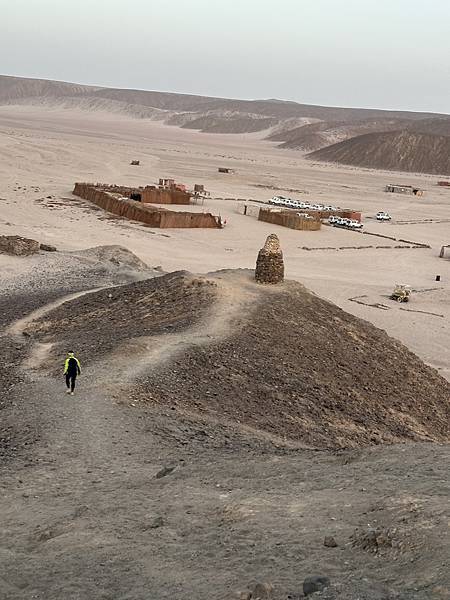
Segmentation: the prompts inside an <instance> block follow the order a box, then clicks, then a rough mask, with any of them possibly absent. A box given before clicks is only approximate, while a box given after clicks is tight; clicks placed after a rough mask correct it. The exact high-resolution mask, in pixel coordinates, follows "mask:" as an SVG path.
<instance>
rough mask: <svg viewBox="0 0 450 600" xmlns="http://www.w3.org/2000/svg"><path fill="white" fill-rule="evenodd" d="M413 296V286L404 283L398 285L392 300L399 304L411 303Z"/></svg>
mask: <svg viewBox="0 0 450 600" xmlns="http://www.w3.org/2000/svg"><path fill="white" fill-rule="evenodd" d="M410 296H411V286H410V285H406V284H404V283H396V284H395V288H394V291H393V292H392V294H391V300H396V301H397V302H409V298H410Z"/></svg>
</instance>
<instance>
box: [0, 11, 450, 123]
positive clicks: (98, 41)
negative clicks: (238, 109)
mask: <svg viewBox="0 0 450 600" xmlns="http://www.w3.org/2000/svg"><path fill="white" fill-rule="evenodd" d="M0 5H1V10H0V73H1V74H4V75H18V76H24V77H40V78H45V79H60V80H65V81H73V82H79V83H90V84H98V85H105V86H112V87H127V88H139V89H150V90H161V91H171V92H185V93H192V94H201V95H212V96H224V97H233V98H248V99H253V98H280V99H286V100H296V101H299V102H304V103H310V104H312V103H314V104H323V105H336V106H361V107H376V108H393V109H394V108H395V109H406V110H423V111H425V110H426V111H435V112H445V113H449V112H450V30H449V28H450V0H273V1H272V0H234V1H233V0H0Z"/></svg>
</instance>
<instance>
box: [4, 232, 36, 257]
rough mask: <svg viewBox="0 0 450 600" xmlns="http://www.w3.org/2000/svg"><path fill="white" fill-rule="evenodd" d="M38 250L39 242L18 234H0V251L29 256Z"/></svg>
mask: <svg viewBox="0 0 450 600" xmlns="http://www.w3.org/2000/svg"><path fill="white" fill-rule="evenodd" d="M38 251H39V242H37V241H36V240H30V239H29V238H24V237H20V236H19V235H0V253H3V254H11V255H13V256H29V255H30V254H36V252H38Z"/></svg>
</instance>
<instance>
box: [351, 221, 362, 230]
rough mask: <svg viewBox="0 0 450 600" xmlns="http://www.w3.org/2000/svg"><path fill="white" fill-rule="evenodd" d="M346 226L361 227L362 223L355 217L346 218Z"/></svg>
mask: <svg viewBox="0 0 450 600" xmlns="http://www.w3.org/2000/svg"><path fill="white" fill-rule="evenodd" d="M348 227H351V228H352V229H362V228H363V224H362V223H361V222H360V221H357V220H356V219H348Z"/></svg>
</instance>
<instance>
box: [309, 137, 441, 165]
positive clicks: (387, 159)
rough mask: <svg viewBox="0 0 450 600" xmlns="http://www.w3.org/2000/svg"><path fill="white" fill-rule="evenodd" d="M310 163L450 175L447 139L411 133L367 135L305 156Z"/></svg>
mask: <svg viewBox="0 0 450 600" xmlns="http://www.w3.org/2000/svg"><path fill="white" fill-rule="evenodd" d="M308 158H310V159H312V160H320V161H325V162H334V163H341V164H345V165H354V166H358V167H367V168H372V169H387V170H393V171H410V172H413V173H434V174H436V175H448V174H450V137H449V136H444V135H428V134H421V133H414V132H412V131H406V130H405V131H395V132H386V133H369V134H366V135H361V136H358V137H355V138H352V139H350V140H346V141H344V142H340V143H338V144H334V145H332V146H328V147H327V148H322V149H321V150H318V151H316V152H313V153H311V154H309V155H308Z"/></svg>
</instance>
